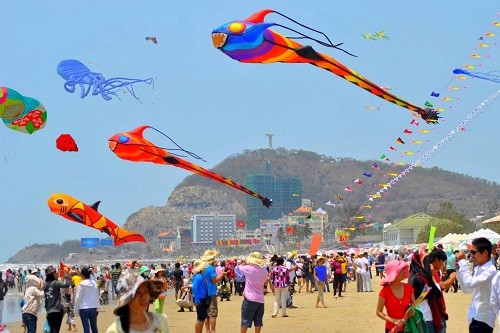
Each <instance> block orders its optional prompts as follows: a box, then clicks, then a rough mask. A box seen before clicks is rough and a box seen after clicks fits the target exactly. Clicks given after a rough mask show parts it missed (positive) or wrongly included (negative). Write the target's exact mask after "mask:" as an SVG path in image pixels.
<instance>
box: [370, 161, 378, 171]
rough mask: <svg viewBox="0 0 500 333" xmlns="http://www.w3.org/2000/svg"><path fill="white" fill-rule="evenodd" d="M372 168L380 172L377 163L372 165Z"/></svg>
mask: <svg viewBox="0 0 500 333" xmlns="http://www.w3.org/2000/svg"><path fill="white" fill-rule="evenodd" d="M372 168H374V169H375V170H380V167H379V165H378V163H377V162H375V163H373V164H372Z"/></svg>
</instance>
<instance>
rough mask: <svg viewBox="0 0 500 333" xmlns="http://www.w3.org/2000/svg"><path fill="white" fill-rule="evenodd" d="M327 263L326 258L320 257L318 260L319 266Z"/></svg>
mask: <svg viewBox="0 0 500 333" xmlns="http://www.w3.org/2000/svg"><path fill="white" fill-rule="evenodd" d="M325 261H326V258H325V257H319V258H318V259H317V260H316V262H317V263H318V264H320V265H321V264H322V263H324V262H325Z"/></svg>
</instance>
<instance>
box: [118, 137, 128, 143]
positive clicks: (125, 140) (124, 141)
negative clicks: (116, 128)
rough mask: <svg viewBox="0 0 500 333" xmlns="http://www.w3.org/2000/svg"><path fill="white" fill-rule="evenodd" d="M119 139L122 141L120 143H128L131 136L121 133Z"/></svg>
mask: <svg viewBox="0 0 500 333" xmlns="http://www.w3.org/2000/svg"><path fill="white" fill-rule="evenodd" d="M118 141H120V143H127V142H129V141H130V138H129V137H128V136H126V135H120V136H119V137H118Z"/></svg>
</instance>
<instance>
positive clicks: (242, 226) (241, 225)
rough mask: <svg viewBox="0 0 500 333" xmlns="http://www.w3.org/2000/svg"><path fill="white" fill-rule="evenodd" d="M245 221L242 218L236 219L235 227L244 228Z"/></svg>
mask: <svg viewBox="0 0 500 333" xmlns="http://www.w3.org/2000/svg"><path fill="white" fill-rule="evenodd" d="M246 226H247V223H246V222H245V221H243V220H236V228H237V229H245V227H246Z"/></svg>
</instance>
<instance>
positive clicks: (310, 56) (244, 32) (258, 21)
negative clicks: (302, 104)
mask: <svg viewBox="0 0 500 333" xmlns="http://www.w3.org/2000/svg"><path fill="white" fill-rule="evenodd" d="M269 13H276V14H278V15H281V16H283V17H285V18H287V19H289V20H290V21H292V22H294V23H296V24H299V25H300V26H302V27H304V28H306V29H310V30H312V31H314V32H317V33H320V34H322V35H323V36H325V38H326V39H327V40H328V42H324V41H320V40H317V39H315V38H312V37H310V36H307V35H305V34H303V33H301V32H298V31H297V30H294V29H291V28H289V27H286V26H283V25H281V24H277V23H269V22H264V19H265V17H266V15H267V14H269ZM272 26H278V27H281V28H284V29H287V30H290V31H292V32H294V33H297V34H299V35H300V36H299V37H289V38H288V37H285V36H283V35H281V34H279V33H277V32H275V31H273V30H271V29H269V28H270V27H272ZM293 38H295V39H298V38H302V39H310V40H313V41H315V42H317V43H319V44H321V45H323V46H326V47H332V48H336V49H339V50H342V49H340V48H339V46H340V45H341V44H337V45H334V44H333V43H332V42H331V41H330V39H328V37H326V35H325V34H324V33H322V32H319V31H317V30H314V29H312V28H309V27H307V26H305V25H303V24H300V23H298V22H297V21H295V20H293V19H291V18H289V17H287V16H285V15H283V14H281V13H279V12H276V11H274V10H270V9H266V10H262V11H260V12H257V13H255V14H254V15H252V16H251V17H249V18H247V19H246V20H243V21H232V22H229V23H226V24H224V25H222V26H220V27H218V28H216V29H214V30H213V31H212V41H213V44H214V46H215V47H216V48H218V49H219V50H221V51H222V52H223V53H224V54H226V55H228V56H229V57H231V58H232V59H234V60H238V61H240V62H244V63H264V64H266V63H275V62H284V63H306V64H311V65H314V66H317V67H320V68H323V69H326V70H327V71H330V72H332V73H333V74H335V75H338V76H340V77H342V78H343V79H345V80H347V81H349V82H351V83H354V84H355V85H357V86H359V87H360V88H363V89H365V90H367V91H368V92H370V93H372V94H374V95H375V96H378V97H380V98H383V99H385V100H386V101H389V102H391V103H394V104H396V105H398V106H401V107H404V108H406V109H408V110H410V111H411V112H412V113H413V114H414V115H415V116H417V117H420V118H422V119H424V120H425V121H427V122H428V123H437V121H438V119H439V116H438V112H437V111H436V110H434V109H431V108H426V109H423V108H421V107H418V106H416V105H414V104H411V103H409V102H407V101H405V100H403V99H401V98H399V97H397V96H395V95H393V94H390V93H389V92H387V91H386V90H384V89H383V88H382V87H380V86H379V85H377V84H375V83H373V82H371V81H369V80H367V79H365V78H364V77H362V76H361V75H359V74H358V73H356V72H354V71H353V70H351V69H349V68H348V67H346V66H344V65H343V64H341V63H340V62H338V61H337V60H335V59H333V58H332V57H330V56H327V55H326V54H323V53H319V52H317V51H316V50H314V49H313V48H312V47H311V46H304V45H301V44H299V43H297V42H295V41H293V40H292V39H293ZM342 51H344V52H346V53H348V52H347V51H345V50H342ZM348 54H350V53H348Z"/></svg>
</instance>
